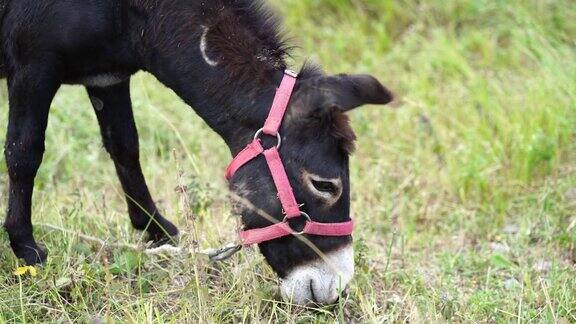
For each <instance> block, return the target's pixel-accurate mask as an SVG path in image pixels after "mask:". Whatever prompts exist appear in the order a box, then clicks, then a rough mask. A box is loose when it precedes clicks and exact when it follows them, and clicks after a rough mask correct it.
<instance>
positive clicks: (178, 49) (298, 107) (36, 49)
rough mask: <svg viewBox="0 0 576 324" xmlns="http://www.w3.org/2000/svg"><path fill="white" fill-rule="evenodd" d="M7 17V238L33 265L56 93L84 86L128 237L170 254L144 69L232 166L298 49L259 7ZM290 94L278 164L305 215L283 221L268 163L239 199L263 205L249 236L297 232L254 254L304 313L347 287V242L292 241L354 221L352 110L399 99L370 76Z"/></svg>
mask: <svg viewBox="0 0 576 324" xmlns="http://www.w3.org/2000/svg"><path fill="white" fill-rule="evenodd" d="M0 10H1V12H0V14H1V16H0V19H2V20H1V25H0V40H1V53H0V54H1V55H0V75H1V76H2V77H6V78H7V85H8V93H9V106H10V111H9V121H8V130H7V135H6V142H5V144H4V153H5V158H6V163H7V167H8V176H9V198H8V200H9V201H8V212H7V216H6V221H5V223H4V227H5V229H6V231H7V233H8V236H9V239H10V245H11V247H12V249H13V251H14V253H15V255H16V256H17V257H18V258H21V259H23V260H24V261H25V262H26V263H27V264H37V263H42V262H44V261H45V260H46V257H47V253H46V252H45V251H44V250H43V249H42V248H40V247H39V246H38V245H37V244H36V241H35V240H34V236H33V231H32V222H31V200H32V192H33V186H34V178H35V175H36V172H37V170H38V168H39V166H40V164H41V162H42V157H43V152H44V139H45V129H46V125H47V121H48V113H49V108H50V103H51V101H52V99H53V98H54V95H55V94H56V92H57V90H58V89H59V87H60V85H62V84H79V85H83V86H85V87H86V91H87V93H88V96H89V98H90V100H91V103H92V105H93V107H94V112H95V113H96V116H97V119H98V122H99V125H100V129H101V136H102V139H103V143H104V147H105V149H106V150H107V152H108V153H109V154H110V156H111V158H112V160H113V161H114V164H115V167H116V171H117V174H118V177H119V179H120V183H121V185H122V188H123V190H124V192H125V196H126V201H127V205H128V215H129V216H130V220H131V222H132V225H133V227H134V228H136V229H137V230H145V231H147V233H148V234H149V237H150V240H151V241H153V242H154V243H155V244H164V243H169V242H171V240H172V238H174V237H176V236H177V235H178V229H177V228H176V227H175V226H174V225H173V224H172V223H171V222H170V221H168V220H167V219H166V218H164V217H163V216H162V215H161V213H160V212H159V211H158V209H157V208H156V205H155V203H154V201H153V199H152V198H151V196H150V192H149V190H148V188H147V185H146V181H145V179H144V176H143V175H142V170H141V166H140V162H139V148H138V134H137V131H136V126H135V123H134V116H133V113H132V106H131V99H130V86H129V83H130V76H131V75H133V74H134V73H136V72H137V71H140V70H143V71H147V72H149V73H151V74H152V75H154V76H155V77H156V78H157V79H158V80H159V81H160V82H162V83H163V84H164V85H165V86H167V87H169V88H170V89H172V90H173V91H174V92H175V93H176V94H177V95H178V96H179V97H180V98H181V99H182V100H184V101H185V102H186V103H187V104H188V105H190V106H191V107H193V108H194V109H195V111H196V112H197V114H198V115H199V116H200V117H201V118H202V119H203V120H204V121H205V122H206V123H207V124H208V125H209V126H210V127H211V128H212V129H213V130H214V131H215V132H216V133H218V134H219V135H220V136H221V137H222V138H223V140H224V141H225V142H226V144H227V145H228V147H229V148H230V151H231V153H232V154H233V155H237V154H238V153H240V152H241V151H242V150H243V149H244V147H245V145H246V144H247V143H250V142H251V141H252V138H253V136H254V134H255V133H256V132H257V130H258V129H259V128H260V127H262V125H263V124H264V121H265V120H266V118H267V116H268V114H269V112H270V109H271V108H270V107H271V105H272V102H273V101H274V100H275V98H276V97H277V89H278V88H279V87H280V86H281V84H282V82H283V80H284V79H285V78H286V74H285V73H284V71H285V69H286V68H287V66H286V65H287V64H286V58H287V56H288V55H289V52H290V48H289V47H288V46H287V45H286V43H285V42H284V41H283V40H282V37H281V35H280V33H279V27H278V26H279V23H278V21H279V20H278V18H277V17H276V16H275V15H273V14H272V13H271V12H270V10H268V9H267V8H266V7H265V6H264V4H263V3H261V2H260V1H250V0H210V1H205V0H98V1H96V0H43V1H38V0H0ZM290 95H291V96H290V100H289V102H286V105H287V107H284V108H285V109H286V112H285V115H283V118H282V124H281V127H280V126H279V132H278V133H277V135H278V140H279V141H280V140H281V141H282V146H280V147H279V155H280V156H281V157H282V161H283V168H284V171H285V176H286V177H285V180H287V181H286V183H288V182H289V183H290V184H291V185H292V187H291V188H290V189H291V193H292V196H293V197H294V199H295V200H296V201H297V202H298V204H299V205H298V208H299V209H298V210H300V211H301V213H302V215H306V217H294V218H291V219H290V221H289V223H288V221H286V220H284V218H285V217H284V215H283V212H285V210H283V205H282V204H281V201H279V199H278V196H277V188H276V187H277V186H276V185H275V180H276V179H275V178H273V177H272V176H271V173H270V171H269V170H268V168H267V167H266V160H265V159H264V157H261V156H260V157H255V158H254V159H253V160H252V161H250V162H249V163H246V164H245V165H243V166H242V168H240V169H239V170H237V171H238V172H236V173H235V174H234V175H233V176H231V178H230V179H229V180H230V187H231V190H233V191H234V192H235V193H236V194H237V195H239V196H240V197H242V198H243V199H245V200H246V201H248V202H250V203H251V204H252V205H253V206H254V207H256V208H238V210H237V212H238V214H240V215H241V219H242V223H243V226H244V229H245V230H253V229H262V228H266V227H268V226H270V225H271V224H273V223H283V224H287V225H288V229H289V230H290V233H288V234H294V235H284V236H282V237H279V238H275V239H270V240H266V241H261V242H258V243H259V249H260V252H261V253H262V254H263V255H264V257H265V259H266V261H267V263H268V264H269V265H270V266H271V267H272V269H273V270H274V271H275V272H276V273H277V274H278V276H279V277H280V278H281V279H282V280H281V282H282V286H281V292H282V295H283V296H284V297H287V298H292V301H293V302H295V303H308V302H316V303H319V304H326V303H331V302H334V301H335V300H336V299H337V298H338V296H339V291H340V290H339V289H341V288H344V287H346V286H347V285H348V283H349V281H350V280H351V278H352V275H353V272H354V260H353V259H354V258H353V250H352V237H351V235H349V234H350V233H348V232H347V234H343V235H339V236H334V235H332V236H330V235H315V234H310V233H312V232H307V233H308V234H305V235H297V233H295V232H296V231H299V230H301V229H302V227H303V226H304V225H305V224H306V223H307V222H308V221H312V220H314V221H315V222H321V223H324V224H329V225H330V224H332V223H338V222H347V221H350V183H349V164H348V163H349V155H350V154H351V153H352V151H353V147H354V141H355V135H354V132H353V131H352V129H351V127H350V124H349V119H348V117H347V115H346V112H348V111H350V110H352V109H354V108H357V107H360V106H362V105H364V104H387V103H389V102H390V101H391V100H392V95H391V93H390V91H389V90H387V89H386V88H385V87H384V86H382V85H381V84H380V82H378V81H377V80H376V79H375V78H374V77H371V76H369V75H345V74H341V75H336V76H326V75H325V74H324V73H323V72H322V71H321V70H320V69H318V68H315V67H313V66H311V65H305V66H304V67H303V68H302V70H301V72H300V73H299V75H298V77H297V79H296V80H295V84H294V85H293V88H292V89H291V92H290ZM279 134H281V136H280V135H279ZM261 139H262V140H261V141H260V142H261V143H262V145H263V146H265V147H268V148H269V147H273V146H274V145H275V143H276V142H275V137H273V136H266V135H262V136H261ZM277 144H279V143H277ZM255 210H261V211H264V212H265V213H266V214H269V215H272V216H273V217H274V219H275V220H276V221H275V222H271V220H270V219H264V218H262V217H260V215H259V214H258V213H257V212H256V211H255ZM308 215H310V216H308ZM283 220H284V221H283ZM301 236H302V237H305V238H306V239H307V240H309V243H312V244H313V246H315V248H312V247H311V246H310V245H307V244H305V242H303V240H302V237H301ZM318 251H321V252H322V253H323V254H325V257H324V258H321V257H320V256H319V254H318V253H317V252H318ZM328 263H332V265H329V264H328ZM334 265H335V266H334Z"/></svg>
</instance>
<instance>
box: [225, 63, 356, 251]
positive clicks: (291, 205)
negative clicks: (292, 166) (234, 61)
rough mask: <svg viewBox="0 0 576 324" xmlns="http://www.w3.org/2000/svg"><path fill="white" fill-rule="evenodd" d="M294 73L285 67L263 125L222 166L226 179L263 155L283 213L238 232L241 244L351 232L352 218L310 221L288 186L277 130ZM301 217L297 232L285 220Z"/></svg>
mask: <svg viewBox="0 0 576 324" xmlns="http://www.w3.org/2000/svg"><path fill="white" fill-rule="evenodd" d="M297 77H298V75H297V74H296V73H294V72H292V71H288V70H287V71H286V72H285V73H284V77H283V79H282V82H281V83H280V87H279V88H278V89H277V90H276V96H275V97H274V101H273V103H272V108H271V109H270V113H269V115H268V118H267V119H266V122H265V123H264V127H262V128H261V129H260V130H258V131H257V132H256V135H255V136H254V140H253V141H252V142H251V143H250V144H248V146H246V148H245V149H244V150H242V151H241V152H240V153H238V155H236V157H235V158H234V159H233V160H232V162H231V163H230V165H229V166H228V169H227V170H226V179H227V180H230V179H232V177H233V176H234V174H235V173H236V171H238V170H239V169H240V168H241V167H242V166H244V165H245V164H246V163H248V162H250V161H252V160H253V159H255V158H256V157H258V156H260V155H264V157H265V158H266V163H267V164H268V168H269V169H270V172H271V174H272V179H273V180H274V185H275V186H276V190H278V198H279V199H280V203H281V204H282V208H283V209H284V213H285V214H286V216H285V217H284V219H283V220H282V222H280V223H276V224H273V225H270V226H267V227H263V228H257V229H252V230H246V231H241V232H240V239H241V240H242V244H243V245H252V244H259V243H262V242H266V241H271V240H274V239H277V238H281V237H284V236H288V235H302V234H312V235H320V236H347V235H350V234H352V231H353V229H354V222H353V221H352V220H350V221H348V222H343V223H318V222H314V221H312V219H311V218H310V216H308V214H306V213H304V212H303V211H301V210H300V206H299V205H298V203H297V202H296V198H295V197H294V191H293V190H292V187H291V186H290V181H289V180H288V175H287V174H286V170H285V168H284V164H283V163H282V159H281V158H280V153H279V151H278V150H279V149H280V145H281V144H282V137H281V136H280V133H279V132H278V131H279V129H280V126H281V125H282V120H283V119H284V115H285V113H286V109H287V108H288V103H289V102H290V97H291V96H292V92H293V91H294V86H295V85H296V79H297ZM262 133H264V134H266V135H270V136H276V138H277V141H278V143H277V145H276V146H275V147H272V148H269V149H264V147H263V146H262V142H261V140H260V135H262ZM298 217H305V218H306V225H305V226H304V228H303V229H302V231H301V232H296V231H294V230H293V229H292V228H291V227H290V224H289V223H288V220H290V219H292V218H298Z"/></svg>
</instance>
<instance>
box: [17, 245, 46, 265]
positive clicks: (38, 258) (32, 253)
mask: <svg viewBox="0 0 576 324" xmlns="http://www.w3.org/2000/svg"><path fill="white" fill-rule="evenodd" d="M14 254H16V256H17V257H18V258H19V259H23V260H24V263H26V265H37V264H43V263H44V262H46V259H47V258H48V253H47V252H46V251H45V250H43V249H42V248H40V247H38V245H36V244H33V245H32V244H24V245H22V246H20V247H18V248H16V249H14Z"/></svg>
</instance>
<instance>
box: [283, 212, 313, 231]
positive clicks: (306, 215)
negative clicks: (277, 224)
mask: <svg viewBox="0 0 576 324" xmlns="http://www.w3.org/2000/svg"><path fill="white" fill-rule="evenodd" d="M300 217H305V218H306V222H307V223H308V222H312V218H310V215H308V214H306V213H305V212H303V211H300ZM292 218H294V217H291V218H289V217H288V216H284V219H283V220H282V223H286V224H288V227H290V229H291V230H292V235H302V234H304V228H306V225H304V228H302V230H301V231H299V232H296V231H295V230H293V229H292V227H291V226H290V224H289V223H288V221H289V220H290V219H292Z"/></svg>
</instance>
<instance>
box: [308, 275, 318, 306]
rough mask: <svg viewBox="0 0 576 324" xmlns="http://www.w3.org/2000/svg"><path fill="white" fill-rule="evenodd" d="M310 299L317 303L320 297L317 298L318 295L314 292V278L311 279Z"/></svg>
mask: <svg viewBox="0 0 576 324" xmlns="http://www.w3.org/2000/svg"><path fill="white" fill-rule="evenodd" d="M310 296H311V298H310V301H312V302H314V303H316V302H318V299H316V295H315V294H314V279H310Z"/></svg>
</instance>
